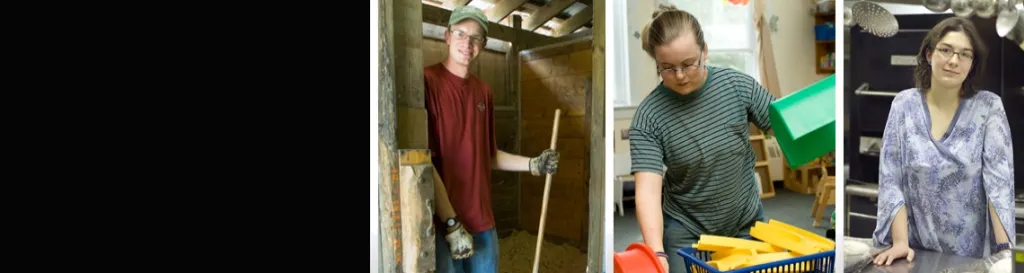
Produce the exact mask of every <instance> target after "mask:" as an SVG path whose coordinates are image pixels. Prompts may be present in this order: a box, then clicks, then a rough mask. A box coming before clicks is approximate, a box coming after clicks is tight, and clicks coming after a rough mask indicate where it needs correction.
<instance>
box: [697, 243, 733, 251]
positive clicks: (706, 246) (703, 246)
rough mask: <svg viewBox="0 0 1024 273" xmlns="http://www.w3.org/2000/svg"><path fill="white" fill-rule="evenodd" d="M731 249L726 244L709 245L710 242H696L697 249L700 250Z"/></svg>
mask: <svg viewBox="0 0 1024 273" xmlns="http://www.w3.org/2000/svg"><path fill="white" fill-rule="evenodd" d="M731 249H732V248H731V247H728V246H720V245H711V244H701V243H697V250H700V251H711V252H720V251H729V250H731Z"/></svg>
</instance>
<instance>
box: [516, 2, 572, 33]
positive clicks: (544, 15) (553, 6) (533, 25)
mask: <svg viewBox="0 0 1024 273" xmlns="http://www.w3.org/2000/svg"><path fill="white" fill-rule="evenodd" d="M572 3H576V0H553V1H551V2H550V3H548V4H547V5H544V6H543V7H541V8H540V9H538V10H537V11H535V12H534V13H533V14H530V17H527V18H526V20H525V21H523V29H526V30H529V31H534V30H537V28H539V27H540V26H542V25H544V23H547V21H548V20H551V18H554V17H555V16H557V15H558V14H559V13H562V11H563V10H565V9H566V8H568V7H569V6H570V5H572Z"/></svg>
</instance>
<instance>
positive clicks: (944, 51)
mask: <svg viewBox="0 0 1024 273" xmlns="http://www.w3.org/2000/svg"><path fill="white" fill-rule="evenodd" d="M935 51H938V52H939V54H941V55H942V57H945V58H946V59H953V55H957V56H960V59H962V60H965V61H970V60H974V52H970V51H960V52H957V51H954V50H953V49H952V48H949V47H939V48H937V49H935Z"/></svg>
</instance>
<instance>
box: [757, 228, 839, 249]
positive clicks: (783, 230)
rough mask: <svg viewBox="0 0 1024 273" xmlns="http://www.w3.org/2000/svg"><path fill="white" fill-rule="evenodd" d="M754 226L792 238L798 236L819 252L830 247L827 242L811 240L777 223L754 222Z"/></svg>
mask: <svg viewBox="0 0 1024 273" xmlns="http://www.w3.org/2000/svg"><path fill="white" fill-rule="evenodd" d="M754 227H755V228H759V229H767V230H770V231H771V232H772V233H784V234H787V237H794V238H795V237H799V238H800V239H801V241H802V242H805V243H807V244H810V245H812V246H813V247H814V248H815V249H817V251H819V252H820V251H825V250H828V249H830V247H829V245H828V244H825V243H823V242H819V241H816V240H812V239H810V238H807V237H806V236H804V235H801V234H799V233H797V232H795V231H792V230H789V229H786V228H782V227H781V226H779V225H772V224H765V223H764V222H756V223H754ZM772 246H774V247H779V246H777V245H772Z"/></svg>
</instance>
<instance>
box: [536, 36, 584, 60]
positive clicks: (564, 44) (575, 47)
mask: <svg viewBox="0 0 1024 273" xmlns="http://www.w3.org/2000/svg"><path fill="white" fill-rule="evenodd" d="M593 43H594V38H593V37H591V36H586V37H580V38H578V39H575V40H565V41H561V42H558V43H551V44H545V45H543V46H536V47H533V48H530V49H527V50H523V51H522V52H520V53H519V54H520V55H522V57H523V61H527V62H529V61H533V60H537V59H543V58H549V57H552V56H560V55H568V54H571V53H573V52H579V51H583V50H587V49H591V48H593Z"/></svg>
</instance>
